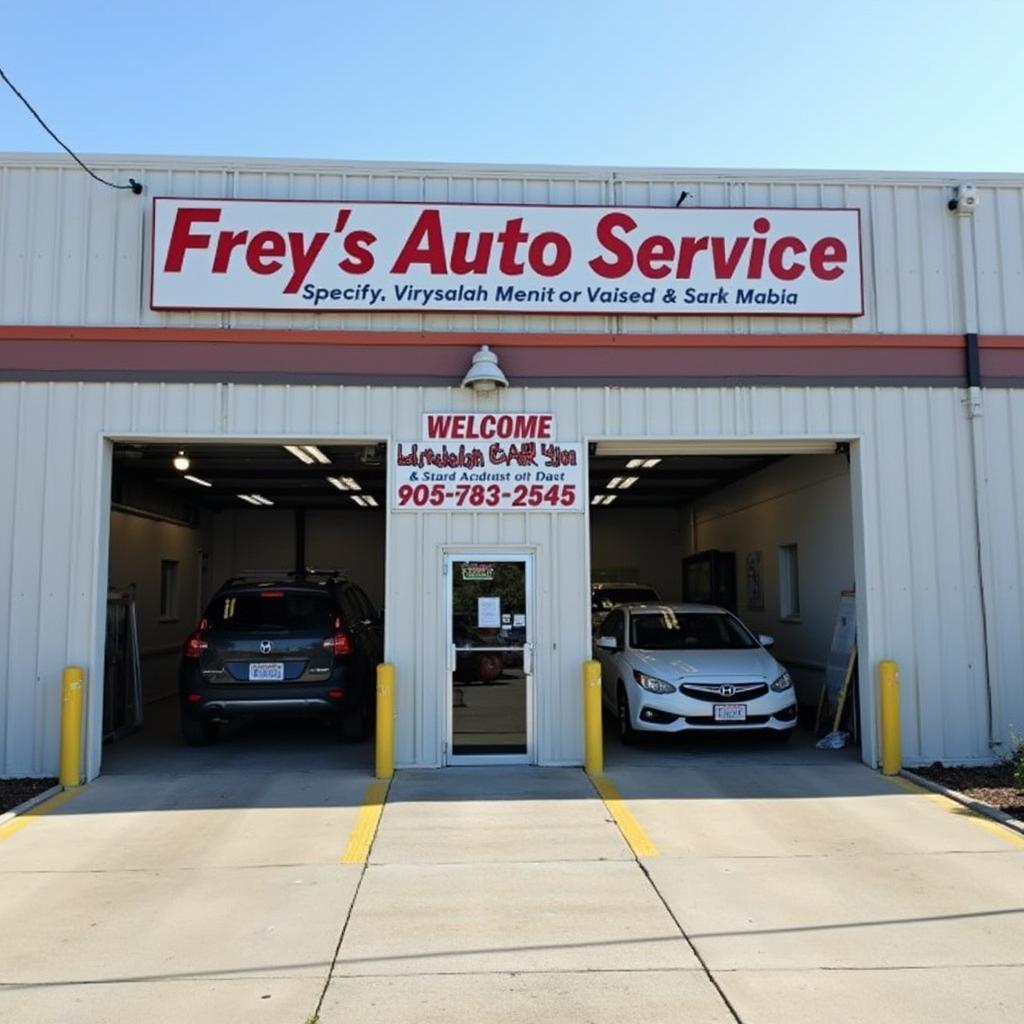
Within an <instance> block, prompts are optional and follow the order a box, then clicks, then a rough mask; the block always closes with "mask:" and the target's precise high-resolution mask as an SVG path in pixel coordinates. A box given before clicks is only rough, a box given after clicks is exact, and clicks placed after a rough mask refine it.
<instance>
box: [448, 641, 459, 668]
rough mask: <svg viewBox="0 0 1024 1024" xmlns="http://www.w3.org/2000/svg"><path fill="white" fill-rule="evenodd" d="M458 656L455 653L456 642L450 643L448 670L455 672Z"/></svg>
mask: <svg viewBox="0 0 1024 1024" xmlns="http://www.w3.org/2000/svg"><path fill="white" fill-rule="evenodd" d="M456 657H457V655H456V653H455V644H449V645H448V671H449V672H454V671H455V661H456Z"/></svg>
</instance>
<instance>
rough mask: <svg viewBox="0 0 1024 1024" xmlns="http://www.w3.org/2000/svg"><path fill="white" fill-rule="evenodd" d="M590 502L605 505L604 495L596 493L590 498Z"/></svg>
mask: <svg viewBox="0 0 1024 1024" xmlns="http://www.w3.org/2000/svg"><path fill="white" fill-rule="evenodd" d="M590 504H591V505H603V504H604V495H603V494H595V495H594V496H593V497H592V498H591V499H590Z"/></svg>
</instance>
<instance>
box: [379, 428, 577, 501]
mask: <svg viewBox="0 0 1024 1024" xmlns="http://www.w3.org/2000/svg"><path fill="white" fill-rule="evenodd" d="M554 430H555V423H554V416H552V415H551V413H447V412H445V413H425V414H424V416H423V437H424V440H422V441H403V442H399V443H398V444H395V445H392V446H391V449H390V450H391V452H392V455H391V457H392V459H393V461H394V465H393V466H392V474H391V475H392V479H393V480H394V492H393V495H392V505H391V507H392V508H393V509H395V510H396V511H408V510H416V509H435V510H442V511H443V510H451V509H462V510H464V511H474V510H481V509H511V510H519V511H530V510H543V511H549V512H581V511H582V510H583V500H584V497H583V490H584V486H583V446H582V445H580V444H559V443H558V442H556V441H553V440H552V437H553V436H554Z"/></svg>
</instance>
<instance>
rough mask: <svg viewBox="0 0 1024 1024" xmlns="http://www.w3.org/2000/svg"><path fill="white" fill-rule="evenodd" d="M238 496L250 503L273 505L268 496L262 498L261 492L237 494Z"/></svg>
mask: <svg viewBox="0 0 1024 1024" xmlns="http://www.w3.org/2000/svg"><path fill="white" fill-rule="evenodd" d="M238 497H239V498H241V499H242V501H247V502H248V503H249V504H250V505H273V504H274V503H273V502H272V501H271V500H270V499H269V498H264V497H263V495H262V494H239V495H238Z"/></svg>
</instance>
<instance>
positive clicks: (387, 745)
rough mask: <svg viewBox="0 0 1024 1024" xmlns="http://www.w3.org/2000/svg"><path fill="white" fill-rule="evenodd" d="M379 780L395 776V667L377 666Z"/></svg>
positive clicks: (377, 759)
mask: <svg viewBox="0 0 1024 1024" xmlns="http://www.w3.org/2000/svg"><path fill="white" fill-rule="evenodd" d="M376 769H377V778H378V779H390V778H391V776H392V775H394V774H395V666H394V665H389V664H387V663H382V664H380V665H378V666H377V750H376Z"/></svg>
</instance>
